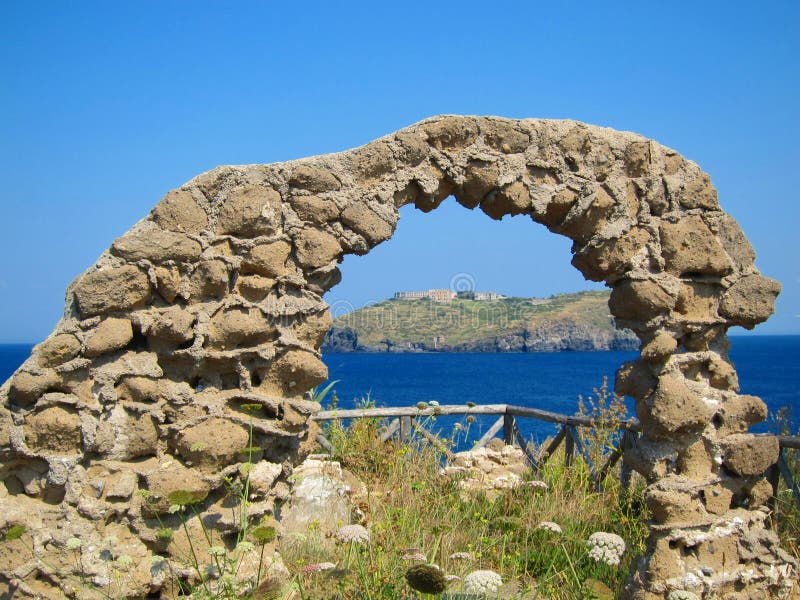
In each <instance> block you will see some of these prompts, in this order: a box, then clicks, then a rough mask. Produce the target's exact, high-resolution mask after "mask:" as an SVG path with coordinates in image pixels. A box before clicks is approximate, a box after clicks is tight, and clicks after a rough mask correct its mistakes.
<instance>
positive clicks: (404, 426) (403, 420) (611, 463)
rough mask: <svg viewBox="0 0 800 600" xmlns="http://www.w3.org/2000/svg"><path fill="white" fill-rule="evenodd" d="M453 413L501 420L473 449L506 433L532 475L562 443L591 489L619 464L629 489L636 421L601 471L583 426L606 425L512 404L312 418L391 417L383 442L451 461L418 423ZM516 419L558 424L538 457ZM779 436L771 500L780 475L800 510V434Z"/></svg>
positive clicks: (623, 425)
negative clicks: (795, 455)
mask: <svg viewBox="0 0 800 600" xmlns="http://www.w3.org/2000/svg"><path fill="white" fill-rule="evenodd" d="M453 415H497V416H498V419H497V420H496V421H495V422H494V423H493V424H492V426H491V427H489V429H487V430H486V433H484V434H483V436H482V437H481V438H480V439H479V440H478V441H477V442H476V443H475V446H474V447H473V448H482V447H484V446H486V444H488V443H489V441H490V440H491V439H492V438H494V437H495V436H496V435H497V434H498V433H501V432H502V439H503V441H504V442H505V443H506V444H509V445H513V444H517V445H518V446H519V447H520V448H521V449H522V451H523V452H524V454H525V457H526V459H527V461H528V462H529V463H530V465H531V467H532V468H533V470H534V472H536V473H539V472H540V471H541V469H542V467H543V466H544V464H545V463H546V462H547V459H548V458H550V457H551V456H552V455H553V454H554V453H555V451H556V450H557V449H558V447H559V446H560V445H561V444H562V443H563V444H564V461H565V464H566V465H567V466H570V465H572V463H573V462H574V460H575V456H576V454H579V455H580V456H581V458H582V459H583V460H584V462H585V463H586V465H587V467H588V468H589V472H590V474H591V477H592V483H593V486H594V487H595V489H597V490H598V491H601V490H602V489H603V482H604V481H605V479H606V477H607V476H608V474H609V473H610V472H611V471H612V469H613V468H614V467H615V466H616V465H617V463H619V464H620V481H621V483H622V487H623V489H628V487H629V486H630V481H631V475H632V472H631V469H630V467H629V466H628V465H627V464H626V463H625V461H624V460H623V461H621V460H620V459H621V458H622V455H623V454H624V453H625V451H626V450H628V449H631V448H634V447H635V446H636V444H637V440H638V438H639V432H640V431H641V424H640V423H639V421H638V420H637V419H628V420H627V421H621V422H619V423H616V424H615V425H616V428H617V429H618V430H619V431H622V436H621V438H620V441H619V443H618V445H617V446H616V447H614V448H613V449H612V450H611V451H610V452H609V453H608V454H606V456H605V457H604V459H605V460H604V462H603V464H602V466H600V467H599V468H598V466H597V465H596V464H595V463H594V461H593V459H592V457H591V456H590V455H589V453H588V451H587V449H586V445H585V444H584V442H583V437H582V436H581V433H580V428H591V427H595V426H597V425H602V423H598V422H597V421H595V420H594V419H592V418H590V417H583V416H579V415H563V414H560V413H554V412H550V411H547V410H541V409H538V408H528V407H525V406H514V405H511V404H481V405H443V406H427V407H425V408H420V407H418V406H408V407H393V408H355V409H347V410H324V411H320V412H317V413H315V414H314V415H312V416H311V420H313V421H320V422H322V421H342V420H348V419H366V418H371V419H390V420H389V421H388V423H387V424H386V425H385V426H384V427H383V430H382V432H381V434H380V440H381V441H382V442H386V441H389V440H390V439H392V438H393V437H395V436H399V439H400V441H401V442H405V441H407V440H408V439H409V438H410V437H411V436H412V434H413V432H417V433H419V434H420V436H421V437H422V438H423V439H425V440H426V441H427V442H428V443H431V444H433V445H434V446H436V447H437V448H438V449H439V450H441V451H442V452H443V453H444V455H445V456H446V457H447V459H448V460H450V459H452V457H453V455H452V452H451V451H450V449H449V448H446V447H445V446H444V445H443V444H442V442H441V441H440V440H439V438H438V437H437V436H436V435H434V434H433V433H431V432H430V431H428V430H427V429H425V427H424V426H423V425H422V424H420V422H419V419H423V418H426V417H434V416H453ZM517 418H527V419H536V420H538V421H544V422H546V423H553V424H556V425H560V427H559V429H558V432H557V433H556V435H555V437H553V439H552V440H551V441H550V443H549V444H548V446H547V447H546V448H544V449H542V450H540V451H539V452H538V453H534V452H532V451H531V449H530V448H529V446H528V444H527V443H526V442H525V440H524V439H523V437H522V434H521V433H520V430H519V427H518V425H517ZM759 435H769V434H759ZM776 437H777V438H778V442H779V444H780V448H781V451H780V455H779V456H778V461H777V463H776V464H775V465H773V466H772V467H771V468H770V470H769V472H768V473H767V474H766V475H767V478H768V479H769V481H770V483H771V484H772V490H773V496H776V495H777V493H778V485H779V483H780V478H781V477H782V478H783V479H784V481H785V482H786V485H787V487H788V489H790V490H791V492H792V495H793V496H794V499H795V502H797V506H798V508H800V486H798V485H797V483H796V482H795V481H794V479H793V477H792V473H791V469H790V468H789V464H788V463H787V461H786V450H787V449H795V450H796V449H800V436H783V435H780V436H776ZM317 441H318V442H319V444H320V445H321V446H322V447H323V448H325V449H326V450H327V451H328V452H331V453H332V452H333V445H332V444H331V443H330V441H329V440H328V439H327V438H326V437H325V436H324V435H322V434H320V435H318V436H317Z"/></svg>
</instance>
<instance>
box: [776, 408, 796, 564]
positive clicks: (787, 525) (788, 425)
mask: <svg viewBox="0 0 800 600" xmlns="http://www.w3.org/2000/svg"><path fill="white" fill-rule="evenodd" d="M770 426H771V429H772V431H773V433H775V434H776V435H794V436H800V423H798V422H797V420H796V419H795V417H794V415H793V414H792V409H791V407H785V408H782V409H780V410H779V411H778V412H777V413H776V414H775V415H773V417H772V420H771V423H770ZM782 456H783V459H784V461H785V462H786V466H787V467H788V469H789V473H790V474H791V476H792V479H793V480H794V482H795V484H797V485H800V450H795V449H791V448H785V449H784V450H783V451H782ZM772 509H773V513H772V522H773V526H774V527H775V528H776V530H777V531H778V535H780V537H781V541H782V543H783V547H784V548H786V550H787V551H789V552H790V553H791V554H792V555H793V556H794V557H795V558H798V559H800V506H798V503H797V500H796V498H795V497H794V494H793V492H792V489H791V488H790V487H789V486H788V485H787V484H786V481H785V480H784V479H783V477H781V478H780V480H779V482H778V492H777V494H776V495H775V497H774V499H773V506H772Z"/></svg>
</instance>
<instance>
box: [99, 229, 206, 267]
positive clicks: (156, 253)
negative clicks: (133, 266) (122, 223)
mask: <svg viewBox="0 0 800 600" xmlns="http://www.w3.org/2000/svg"><path fill="white" fill-rule="evenodd" d="M111 252H112V253H113V254H115V255H117V256H120V257H122V258H124V259H125V260H128V261H131V262H137V261H140V260H147V261H150V262H153V263H162V262H165V261H168V260H175V261H178V262H192V261H195V260H197V259H198V258H200V253H201V252H202V248H201V247H200V244H199V243H198V242H197V241H196V240H193V239H192V238H190V237H189V236H187V235H185V234H183V233H175V232H172V231H163V230H161V229H158V228H155V227H154V228H151V229H143V230H137V231H132V232H130V233H126V234H125V235H124V236H122V237H121V238H118V239H117V240H115V241H114V243H113V244H112V245H111Z"/></svg>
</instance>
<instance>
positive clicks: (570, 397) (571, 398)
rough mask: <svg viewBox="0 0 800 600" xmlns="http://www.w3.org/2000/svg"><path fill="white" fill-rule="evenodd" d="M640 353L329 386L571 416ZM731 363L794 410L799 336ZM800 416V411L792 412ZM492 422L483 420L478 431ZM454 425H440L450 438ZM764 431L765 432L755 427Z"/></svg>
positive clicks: (339, 358) (532, 430)
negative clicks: (584, 399) (515, 406)
mask: <svg viewBox="0 0 800 600" xmlns="http://www.w3.org/2000/svg"><path fill="white" fill-rule="evenodd" d="M30 348H31V347H30V345H0V381H5V379H6V378H7V377H8V376H9V375H11V373H12V372H13V371H14V369H16V368H17V367H18V366H19V365H20V364H21V363H22V361H24V360H25V358H26V357H27V356H28V354H29V353H30ZM635 356H636V353H635V352H545V353H530V354H328V355H326V356H325V357H324V361H325V363H326V364H327V365H328V368H329V370H330V378H331V380H336V379H338V380H339V382H338V383H337V384H336V387H335V389H336V391H337V394H338V396H339V398H340V407H342V408H350V407H353V406H354V405H355V403H356V402H357V401H358V400H359V399H362V398H364V397H366V396H367V395H369V398H370V399H371V400H372V401H374V402H375V403H376V404H377V405H378V406H408V405H413V404H416V403H417V402H419V401H421V400H424V401H430V400H436V401H438V402H439V403H440V404H464V403H466V402H475V403H476V404H518V405H521V406H531V407H536V408H543V409H546V410H551V411H554V412H561V413H567V414H572V413H574V412H575V410H576V408H577V398H578V395H579V394H583V395H584V396H587V395H589V394H592V389H593V388H595V387H598V386H599V385H600V384H601V383H602V380H603V376H608V377H609V379H610V380H611V381H612V382H613V376H614V372H615V371H616V369H617V367H619V366H620V365H621V364H622V363H623V362H625V361H627V360H631V359H632V358H634V357H635ZM731 358H732V360H733V361H734V363H735V365H736V369H737V372H738V373H739V382H740V385H741V388H742V393H747V394H753V395H755V396H759V397H760V398H762V399H763V400H764V401H765V402H766V403H767V405H768V406H769V409H770V412H771V413H774V412H775V411H777V410H778V409H779V408H781V407H783V406H793V407H794V406H795V405H796V404H797V402H798V397H799V395H798V391H797V390H798V389H800V369H798V367H797V363H798V359H800V336H750V337H734V338H732V348H731ZM794 414H795V417H798V416H800V415H798V409H796V408H795V410H794ZM492 420H493V418H491V417H486V418H479V419H478V421H477V422H476V423H475V425H474V426H473V432H475V433H479V432H480V430H481V429H485V428H488V427H489V426H490V425H491V422H492ZM454 422H455V421H454V420H452V419H450V420H447V419H439V421H438V422H437V423H436V427H437V428H441V429H442V430H443V431H444V432H445V434H446V433H448V432H449V431H450V428H451V427H452V425H453V423H454ZM520 429H521V430H522V433H523V434H524V435H525V437H526V438H528V437H534V438H536V439H539V440H540V439H542V438H543V437H544V436H546V435H550V434H552V433H553V431H554V426H552V425H548V424H544V423H539V422H536V421H532V420H530V419H524V420H522V422H521V423H520ZM757 429H759V430H765V426H763V425H762V426H760V427H759V428H757Z"/></svg>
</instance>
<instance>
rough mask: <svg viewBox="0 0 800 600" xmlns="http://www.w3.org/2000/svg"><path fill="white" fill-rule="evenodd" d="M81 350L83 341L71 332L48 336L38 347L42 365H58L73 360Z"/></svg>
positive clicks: (37, 350) (40, 364)
mask: <svg viewBox="0 0 800 600" xmlns="http://www.w3.org/2000/svg"><path fill="white" fill-rule="evenodd" d="M80 351H81V343H80V342H79V341H78V339H77V338H76V337H75V336H74V335H72V334H71V333H60V334H58V335H54V336H53V337H50V338H47V340H45V341H44V342H42V343H41V344H39V346H37V347H36V353H37V355H38V358H39V366H40V367H45V368H48V367H57V366H58V365H60V364H63V363H65V362H67V361H69V360H72V359H73V358H75V357H76V356H78V354H79V353H80Z"/></svg>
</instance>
